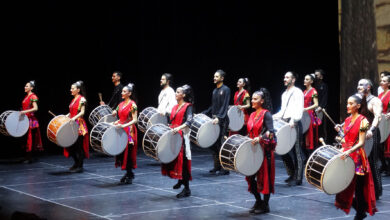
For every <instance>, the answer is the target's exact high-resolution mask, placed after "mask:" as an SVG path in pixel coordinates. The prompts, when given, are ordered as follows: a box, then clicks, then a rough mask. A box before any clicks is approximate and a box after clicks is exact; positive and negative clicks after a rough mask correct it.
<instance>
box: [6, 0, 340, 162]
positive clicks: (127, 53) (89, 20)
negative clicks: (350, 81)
mask: <svg viewBox="0 0 390 220" xmlns="http://www.w3.org/2000/svg"><path fill="white" fill-rule="evenodd" d="M80 2H81V1H79V2H77V3H73V4H72V3H69V2H65V1H64V2H59V1H33V2H31V1H30V2H27V3H19V2H17V3H10V4H11V5H7V6H6V7H4V8H3V11H4V15H5V25H4V26H3V27H2V33H3V34H2V35H3V40H2V41H1V42H2V50H1V52H2V54H3V56H2V57H3V58H2V60H3V65H2V66H1V71H2V74H1V82H2V85H1V86H0V94H1V100H2V105H1V107H0V111H1V112H3V111H5V110H9V109H13V110H17V109H20V106H21V101H22V99H23V97H24V95H25V94H24V92H23V91H24V85H25V83H26V82H28V81H29V80H32V79H35V80H36V82H37V94H38V96H39V98H40V100H39V112H38V118H39V121H40V125H41V133H42V137H43V141H44V147H45V149H46V150H47V152H51V153H59V152H60V150H61V149H60V148H59V147H57V146H55V145H54V144H52V143H50V142H49V141H48V140H47V137H46V126H47V124H48V122H49V120H50V119H51V118H52V117H51V116H50V115H49V114H48V113H47V112H48V110H51V111H52V112H54V113H56V114H66V113H67V112H68V105H69V103H70V101H71V99H72V97H71V95H70V92H69V90H70V86H71V84H72V83H73V82H75V81H77V80H83V81H84V82H85V84H86V89H87V100H88V109H87V114H86V116H85V118H87V117H88V115H89V112H90V111H91V110H92V109H93V108H95V107H96V106H97V105H98V95H97V93H98V92H102V93H103V96H104V99H105V100H106V101H107V100H108V99H109V96H110V94H111V92H112V89H113V85H112V83H111V74H112V72H113V71H115V70H119V71H121V72H123V73H124V77H123V80H122V82H123V83H128V82H133V83H135V85H136V88H137V94H138V103H137V104H138V106H139V109H140V110H142V109H144V108H145V107H148V106H156V105H157V96H158V94H159V91H160V88H159V79H160V77H161V74H162V73H164V72H169V73H172V74H173V75H174V83H175V84H174V87H176V86H180V85H183V84H185V83H188V84H190V85H191V86H193V88H194V91H195V95H196V104H195V107H196V111H198V112H199V111H202V110H204V109H205V108H206V107H207V106H208V105H209V104H210V101H211V92H212V90H213V88H214V84H213V74H214V72H215V70H217V69H220V68H221V69H223V70H225V71H226V72H227V77H226V84H227V85H228V86H229V87H230V88H231V90H232V94H233V93H234V91H235V90H236V82H237V80H238V78H239V77H249V78H250V80H251V86H252V91H253V90H255V89H258V88H259V87H266V88H268V89H269V90H270V91H271V94H272V98H273V104H274V108H275V109H276V110H277V109H279V108H280V96H281V94H282V92H283V90H284V86H283V83H282V80H283V75H284V73H285V72H286V71H288V70H294V71H296V72H297V73H299V74H301V77H300V78H299V79H298V81H297V85H299V86H303V77H304V75H305V74H308V73H312V72H313V71H314V69H315V68H322V69H324V70H325V71H326V72H327V76H326V81H327V82H328V84H329V87H330V90H329V91H330V94H329V97H330V100H329V103H330V106H329V108H328V111H329V112H330V113H331V114H332V115H333V116H334V118H335V119H337V118H338V115H339V113H338V112H337V111H338V109H339V106H338V103H339V102H338V97H339V94H338V93H339V48H338V27H337V24H338V23H337V16H338V14H337V13H338V11H337V1H320V2H318V1H315V2H311V1H310V2H309V1H308V2H301V1H293V2H291V1H289V2H288V3H282V2H279V1H253V3H248V2H247V1H235V2H232V3H228V2H226V1H223V0H221V1H208V2H207V3H200V2H198V1H126V2H124V1H123V2H120V3H114V2H108V1H106V2H105V3H104V4H102V3H80ZM89 129H90V130H91V129H92V127H89ZM141 134H142V133H141ZM20 141H21V139H16V138H11V137H5V136H3V135H1V136H0V144H1V150H0V153H1V157H10V156H15V155H19V154H20V153H21V151H20V146H19V145H20V144H21V143H20Z"/></svg>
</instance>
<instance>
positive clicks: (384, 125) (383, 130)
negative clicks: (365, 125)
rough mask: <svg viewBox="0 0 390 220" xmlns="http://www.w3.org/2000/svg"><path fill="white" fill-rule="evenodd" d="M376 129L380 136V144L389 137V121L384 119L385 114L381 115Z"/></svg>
mask: <svg viewBox="0 0 390 220" xmlns="http://www.w3.org/2000/svg"><path fill="white" fill-rule="evenodd" d="M378 128H379V132H380V135H381V140H380V142H381V143H383V142H385V141H386V140H387V138H388V137H389V135H390V119H386V116H385V114H382V119H381V121H380V122H379V125H378Z"/></svg>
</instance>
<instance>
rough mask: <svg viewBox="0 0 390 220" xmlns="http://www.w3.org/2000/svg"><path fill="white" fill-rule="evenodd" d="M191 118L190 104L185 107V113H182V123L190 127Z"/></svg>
mask: <svg viewBox="0 0 390 220" xmlns="http://www.w3.org/2000/svg"><path fill="white" fill-rule="evenodd" d="M192 118H193V114H192V105H189V106H188V107H187V109H186V113H185V115H184V120H185V122H184V124H186V125H187V127H190V126H191V124H192Z"/></svg>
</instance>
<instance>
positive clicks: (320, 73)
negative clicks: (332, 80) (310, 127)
mask: <svg viewBox="0 0 390 220" xmlns="http://www.w3.org/2000/svg"><path fill="white" fill-rule="evenodd" d="M314 74H315V75H316V79H315V83H314V88H315V89H316V90H317V93H318V107H317V108H316V112H317V113H318V114H321V113H322V109H325V108H326V106H327V104H328V85H327V84H326V83H324V81H323V80H324V76H325V72H324V70H322V69H317V70H315V71H314ZM321 120H322V125H321V129H319V137H323V138H324V140H325V141H326V138H327V136H328V135H327V131H326V129H327V128H326V120H325V118H324V117H322V118H321Z"/></svg>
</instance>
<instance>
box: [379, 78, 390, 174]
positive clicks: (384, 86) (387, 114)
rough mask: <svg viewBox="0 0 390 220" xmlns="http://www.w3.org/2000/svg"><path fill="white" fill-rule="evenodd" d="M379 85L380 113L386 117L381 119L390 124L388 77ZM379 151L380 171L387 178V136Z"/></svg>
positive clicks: (389, 163) (389, 154) (389, 170)
mask: <svg viewBox="0 0 390 220" xmlns="http://www.w3.org/2000/svg"><path fill="white" fill-rule="evenodd" d="M380 85H381V88H382V89H383V92H382V93H381V94H379V96H378V98H380V99H381V101H382V109H383V110H382V113H383V114H385V117H386V118H382V120H388V122H389V123H390V92H389V91H390V75H387V76H383V77H382V79H381V83H380ZM381 151H382V152H381V154H380V157H381V159H382V169H381V170H383V171H384V172H385V173H386V175H387V176H390V136H388V137H387V139H386V141H385V142H384V143H383V147H381Z"/></svg>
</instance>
